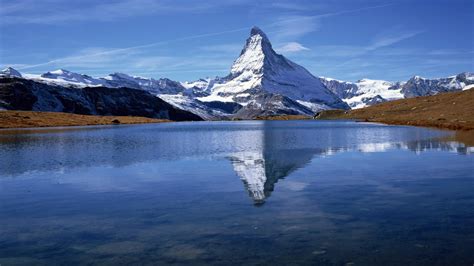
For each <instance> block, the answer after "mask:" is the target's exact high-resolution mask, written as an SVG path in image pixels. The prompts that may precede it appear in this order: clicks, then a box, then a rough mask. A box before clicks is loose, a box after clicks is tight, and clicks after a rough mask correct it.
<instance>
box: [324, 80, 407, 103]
mask: <svg viewBox="0 0 474 266" xmlns="http://www.w3.org/2000/svg"><path fill="white" fill-rule="evenodd" d="M321 81H322V82H323V83H324V84H325V85H326V86H327V87H328V89H330V90H331V91H332V92H334V93H335V94H336V95H338V96H339V97H341V99H342V100H343V101H345V102H346V103H347V104H349V106H350V107H351V108H353V109H357V108H362V107H366V106H369V105H372V104H376V103H380V102H385V101H390V100H395V99H401V98H403V94H402V93H401V88H400V87H396V86H394V85H395V84H393V83H391V82H388V81H384V80H371V79H361V80H359V81H357V82H355V83H352V82H345V81H339V80H335V79H330V78H321Z"/></svg>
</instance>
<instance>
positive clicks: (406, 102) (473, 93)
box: [317, 89, 474, 131]
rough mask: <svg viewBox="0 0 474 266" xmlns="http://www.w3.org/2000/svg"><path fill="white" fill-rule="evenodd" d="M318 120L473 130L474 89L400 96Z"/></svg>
mask: <svg viewBox="0 0 474 266" xmlns="http://www.w3.org/2000/svg"><path fill="white" fill-rule="evenodd" d="M317 119H320V120H338V119H351V120H356V121H362V122H376V123H384V124H388V125H402V126H421V127H431V128H438V129H448V130H461V131H473V130H474V90H473V89H470V90H465V91H457V92H446V93H441V94H437V95H433V96H423V97H416V98H408V99H400V100H395V101H389V102H384V103H380V104H376V105H373V106H369V107H365V108H361V109H354V110H350V111H344V110H328V111H323V112H321V113H319V116H318V118H317Z"/></svg>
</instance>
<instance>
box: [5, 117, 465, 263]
mask: <svg viewBox="0 0 474 266" xmlns="http://www.w3.org/2000/svg"><path fill="white" fill-rule="evenodd" d="M452 135H453V133H452V132H449V131H440V130H433V129H425V128H415V127H402V126H385V125H379V124H371V123H355V122H350V121H347V122H345V121H338V122H329V121H328V122H325V121H273V122H272V121H248V122H199V123H196V122H195V123H167V124H155V125H151V124H150V125H138V126H111V127H83V128H56V129H40V130H38V129H36V130H17V131H15V130H7V131H5V130H4V131H0V264H1V265H2V266H7V265H18V264H20V265H22V264H24V265H58V264H59V265H71V264H101V265H104V264H105V265H107V264H108V265H120V264H124V265H131V264H135V265H136V264H145V265H148V264H149V265H157V264H192V265H196V264H222V265H229V264H246V265H253V264H260V265H261V264H268V265H276V264H282V265H288V264H311V265H314V264H316V265H473V263H474V156H473V155H474V149H473V148H472V147H471V148H469V147H466V145H464V144H463V143H461V142H456V141H454V140H453V138H452Z"/></svg>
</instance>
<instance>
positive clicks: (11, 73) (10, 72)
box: [0, 67, 22, 78]
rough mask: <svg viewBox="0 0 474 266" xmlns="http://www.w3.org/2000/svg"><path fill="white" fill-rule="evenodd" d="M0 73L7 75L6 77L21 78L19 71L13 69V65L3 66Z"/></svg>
mask: <svg viewBox="0 0 474 266" xmlns="http://www.w3.org/2000/svg"><path fill="white" fill-rule="evenodd" d="M0 75H2V76H7V77H17V78H21V77H22V76H21V73H20V72H19V71H18V70H16V69H14V68H13V67H7V68H5V69H4V70H2V71H1V72H0Z"/></svg>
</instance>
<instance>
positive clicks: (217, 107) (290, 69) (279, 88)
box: [0, 27, 474, 120]
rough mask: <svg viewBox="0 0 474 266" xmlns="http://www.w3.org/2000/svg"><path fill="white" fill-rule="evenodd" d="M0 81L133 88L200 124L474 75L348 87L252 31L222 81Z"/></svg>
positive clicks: (307, 111) (341, 105) (446, 87)
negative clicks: (315, 71)
mask: <svg viewBox="0 0 474 266" xmlns="http://www.w3.org/2000/svg"><path fill="white" fill-rule="evenodd" d="M0 77H16V78H23V79H29V80H33V81H36V82H41V83H46V84H48V85H53V86H62V87H68V88H76V89H84V88H87V87H108V88H117V89H118V88H132V89H139V90H145V91H147V92H149V93H151V94H153V95H155V96H158V97H159V98H161V99H162V100H164V101H166V102H168V103H170V104H171V105H173V106H174V107H176V108H179V109H182V110H186V111H189V112H192V113H194V114H196V115H199V116H200V117H202V118H204V119H209V120H210V119H224V118H255V117H257V116H268V115H281V114H304V115H313V114H314V113H315V112H317V111H319V110H324V109H349V108H361V107H365V106H369V105H373V104H376V103H380V102H384V101H390V100H395V99H401V98H409V97H416V96H424V95H433V94H437V93H441V92H447V91H452V90H463V89H468V88H472V87H474V74H473V73H461V74H459V75H456V76H452V77H448V78H440V79H425V78H421V77H418V76H415V77H413V78H411V79H410V80H408V81H407V82H396V83H393V82H388V81H383V80H370V79H362V80H359V81H357V82H346V81H340V80H336V79H331V78H325V77H316V76H313V75H312V74H311V73H310V72H308V71H307V70H306V69H305V68H303V67H302V66H300V65H297V64H296V63H294V62H292V61H290V60H288V59H287V58H285V57H284V56H283V55H280V54H277V53H276V52H275V51H274V50H273V48H272V44H271V43H270V41H269V39H268V37H267V36H266V35H265V33H264V32H263V31H262V30H260V29H259V28H257V27H254V28H252V30H251V32H250V36H249V38H248V39H247V41H246V43H245V45H244V48H243V49H242V51H241V53H240V55H239V57H238V58H237V59H236V60H235V61H234V63H233V64H232V66H231V68H230V73H229V74H228V75H227V76H225V77H215V78H206V79H199V80H197V81H193V82H177V81H173V80H170V79H167V78H160V79H154V78H145V77H138V76H131V75H128V74H124V73H113V74H109V75H107V76H105V77H99V78H95V77H91V76H88V75H84V74H79V73H74V72H71V71H67V70H64V69H59V70H55V71H51V72H47V73H44V74H41V75H32V74H23V75H22V74H21V73H20V72H18V71H17V70H15V69H13V68H7V69H4V70H3V71H1V72H0Z"/></svg>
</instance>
